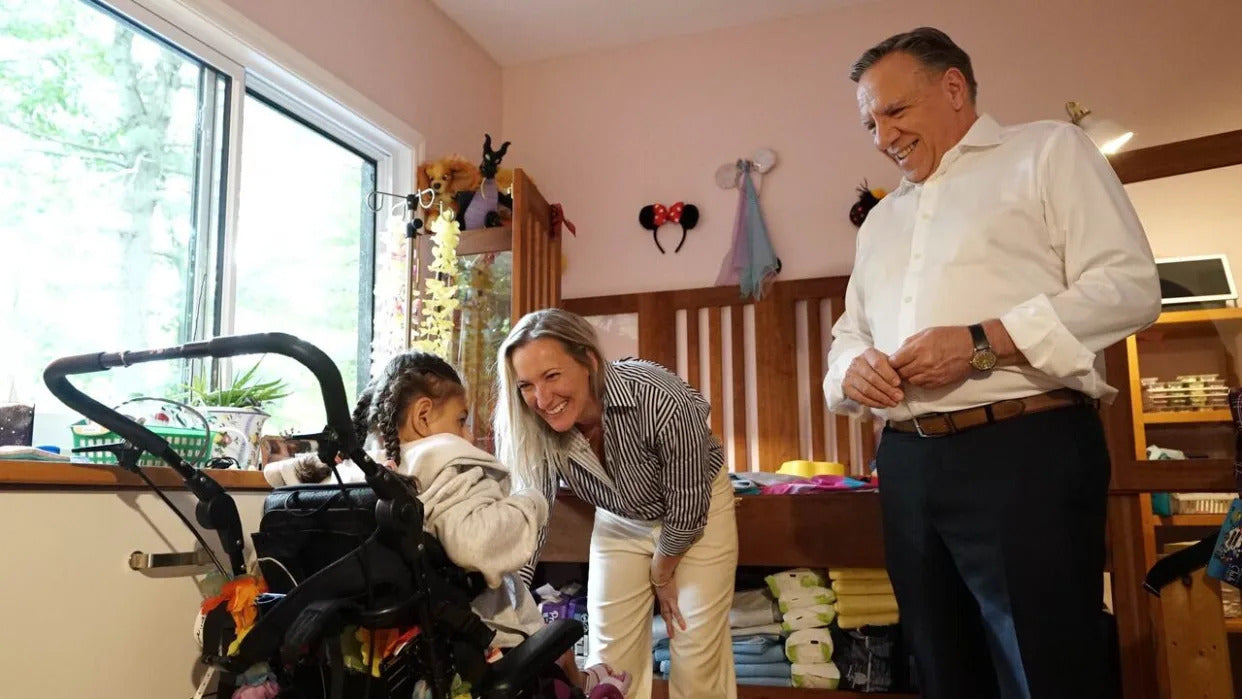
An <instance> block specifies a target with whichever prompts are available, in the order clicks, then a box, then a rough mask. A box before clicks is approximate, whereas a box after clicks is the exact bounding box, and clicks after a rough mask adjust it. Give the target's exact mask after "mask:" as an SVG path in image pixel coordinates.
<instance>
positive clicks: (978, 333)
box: [970, 323, 992, 352]
mask: <svg viewBox="0 0 1242 699" xmlns="http://www.w3.org/2000/svg"><path fill="white" fill-rule="evenodd" d="M970 338H971V340H972V341H973V342H974V343H975V351H976V352H985V351H987V350H990V349H992V343H990V342H988V334H987V333H986V332H984V331H983V325H982V324H981V323H975V324H974V325H972V326H970Z"/></svg>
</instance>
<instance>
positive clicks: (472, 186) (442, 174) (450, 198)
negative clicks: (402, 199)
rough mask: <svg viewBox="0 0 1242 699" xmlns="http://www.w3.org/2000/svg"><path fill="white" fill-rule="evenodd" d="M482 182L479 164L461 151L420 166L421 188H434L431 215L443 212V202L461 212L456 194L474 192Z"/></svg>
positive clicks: (445, 205) (429, 216)
mask: <svg viewBox="0 0 1242 699" xmlns="http://www.w3.org/2000/svg"><path fill="white" fill-rule="evenodd" d="M482 182H483V177H482V175H480V174H479V168H478V167H477V166H475V165H474V163H471V162H470V161H469V160H466V159H465V158H463V157H461V156H460V155H450V156H446V157H443V158H440V159H439V160H432V161H429V162H425V163H422V164H421V165H419V166H418V190H419V191H420V192H421V191H423V190H425V189H431V190H432V192H434V195H433V196H432V199H431V207H430V208H428V209H427V210H426V212H425V213H426V215H427V217H428V219H434V218H435V217H436V216H439V215H440V205H441V203H443V205H444V208H446V209H451V210H452V212H453V213H454V214H460V213H461V211H459V210H458V208H457V201H456V195H457V194H458V193H459V192H473V191H474V190H476V189H478V188H479V185H480V184H482Z"/></svg>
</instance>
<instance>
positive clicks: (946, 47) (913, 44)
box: [850, 27, 979, 104]
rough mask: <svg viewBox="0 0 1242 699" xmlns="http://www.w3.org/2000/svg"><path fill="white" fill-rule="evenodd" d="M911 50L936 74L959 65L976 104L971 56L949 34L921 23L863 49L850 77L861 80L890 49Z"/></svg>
mask: <svg viewBox="0 0 1242 699" xmlns="http://www.w3.org/2000/svg"><path fill="white" fill-rule="evenodd" d="M897 52H902V53H908V54H910V55H911V56H913V57H914V58H915V59H916V60H917V61H918V62H919V63H921V64H923V65H924V66H925V67H927V68H929V69H931V70H934V71H935V72H936V74H937V75H941V74H943V73H944V72H945V71H946V70H948V69H950V68H957V69H958V70H960V71H962V75H964V76H966V86H967V87H968V88H969V89H970V101H971V103H972V104H973V103H974V101H975V95H976V94H977V93H978V91H979V88H978V85H977V84H976V83H975V71H974V69H973V68H971V67H970V56H968V55H966V52H965V51H963V50H962V48H961V47H960V46H958V45H957V44H955V43H953V40H952V39H950V38H949V35H948V34H945V33H944V32H942V31H940V30H939V29H936V28H935V27H919V28H918V29H914V30H911V31H908V32H903V33H901V34H894V35H892V36H890V37H888V38H887V39H885V40H884V41H881V42H880V43H878V44H876V45H875V46H872V47H871V48H869V49H867V50H866V51H865V52H863V55H861V56H859V57H858V60H857V61H854V65H853V66H851V67H850V80H853V81H854V82H858V79H859V78H861V77H862V74H863V73H865V72H867V69H869V68H871V66H873V65H875V64H876V62H877V61H879V60H880V59H881V58H884V57H885V56H887V55H889V54H890V53H897Z"/></svg>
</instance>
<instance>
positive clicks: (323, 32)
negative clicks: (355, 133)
mask: <svg viewBox="0 0 1242 699" xmlns="http://www.w3.org/2000/svg"><path fill="white" fill-rule="evenodd" d="M225 1H226V2H228V3H229V4H230V5H232V6H233V8H234V9H236V10H237V11H238V12H241V13H242V14H244V15H246V17H247V18H249V19H250V20H251V21H253V22H255V23H256V24H258V25H260V26H261V27H263V28H264V29H266V30H267V31H269V32H271V33H272V34H274V35H275V36H276V38H278V39H280V40H281V41H283V42H285V43H286V44H289V45H290V46H292V47H293V48H294V49H295V50H297V51H298V52H299V53H302V54H303V55H305V56H306V57H307V58H309V59H311V60H312V61H314V62H315V63H317V64H318V65H319V66H320V67H322V68H324V69H325V70H327V71H328V72H330V73H332V74H333V75H335V76H336V77H338V78H340V79H341V80H343V81H345V82H346V83H348V84H349V85H350V86H351V87H353V88H354V89H355V90H357V91H358V92H360V93H362V94H363V95H364V96H366V97H367V98H368V99H370V100H372V101H374V102H375V103H376V104H378V105H380V106H381V107H383V108H384V109H386V110H388V111H389V112H391V113H392V114H393V115H395V116H397V117H399V118H400V119H401V120H402V121H404V122H405V123H407V124H408V125H410V126H411V127H413V128H415V129H417V130H418V131H419V132H420V133H422V134H423V136H424V138H426V142H427V149H426V153H427V155H428V156H429V157H431V158H436V157H439V156H441V155H444V154H447V153H452V152H457V153H462V154H463V155H467V156H470V157H475V156H478V154H479V153H480V152H481V150H480V149H481V147H482V142H483V134H484V132H487V131H492V132H493V133H494V132H495V130H496V129H497V128H498V127H499V125H500V123H501V121H500V114H501V109H500V97H501V89H500V80H501V73H500V67H499V66H498V65H497V64H496V62H495V61H493V60H492V59H491V57H489V56H488V55H487V53H485V52H484V51H483V49H482V48H480V47H479V45H478V44H476V43H475V41H474V40H473V39H471V38H470V37H469V36H467V35H466V33H465V32H464V31H462V29H461V27H459V26H457V24H455V23H454V22H453V21H452V20H450V19H449V18H448V17H446V16H445V15H444V13H442V12H441V11H440V10H439V8H437V7H436V6H434V5H432V4H431V3H430V2H429V1H428V0H366V2H340V1H339V0H225Z"/></svg>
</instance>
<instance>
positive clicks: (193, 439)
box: [69, 396, 215, 467]
mask: <svg viewBox="0 0 1242 699" xmlns="http://www.w3.org/2000/svg"><path fill="white" fill-rule="evenodd" d="M142 401H149V402H155V403H159V404H160V405H161V406H163V407H162V408H161V410H162V411H163V412H166V413H168V414H169V415H170V416H171V418H172V419H175V420H176V421H177V422H179V423H181V424H180V425H172V424H168V425H164V424H161V423H159V422H156V423H151V422H147V423H146V424H144V425H143V427H145V428H147V429H148V430H151V431H152V432H154V433H155V434H157V435H159V436H160V437H162V438H163V439H164V441H166V442H168V444H169V445H171V446H172V448H173V451H175V452H177V453H178V454H180V455H181V458H182V460H184V461H185V462H186V463H187V464H190V465H191V466H198V467H201V466H203V465H205V464H206V463H207V461H208V460H209V459H210V458H211V445H212V444H213V443H214V442H215V435H214V434H213V433H212V431H211V429H210V428H208V427H207V420H206V418H204V417H203V416H202V414H200V413H199V412H198V411H197V410H195V409H194V408H191V407H190V406H188V405H186V404H184V403H178V402H177V401H175V400H169V399H167V398H151V397H149V396H139V397H137V398H131V399H129V400H127V401H125V402H124V403H121V404H120V405H117V406H116V407H117V408H120V407H121V406H123V405H128V404H129V403H137V402H142ZM182 411H184V412H187V413H189V414H190V415H192V416H194V417H195V418H197V420H198V422H199V423H200V424H202V425H203V426H202V427H186V426H185V424H186V418H185V416H184V415H182ZM69 430H70V431H71V432H72V433H73V448H74V449H81V448H82V447H94V446H102V445H104V444H116V443H117V442H123V441H125V440H124V439H122V438H121V435H119V434H117V433H115V432H113V431H112V430H109V429H108V428H106V427H104V426H103V425H99V424H97V423H94V422H91V421H89V420H82V421H81V422H77V423H74V424H73V425H70V427H69ZM75 456H78V457H81V456H85V457H86V459H87V462H88V463H92V464H111V465H116V455H115V454H113V453H112V452H107V451H95V452H87V453H86V454H77V455H75ZM138 465H139V466H167V465H168V464H166V463H164V460H163V459H161V458H159V457H158V456H155V455H153V454H148V453H147V452H145V451H144V452H143V453H142V457H141V458H139V459H138Z"/></svg>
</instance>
